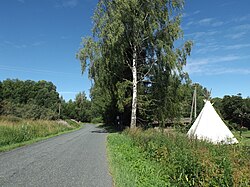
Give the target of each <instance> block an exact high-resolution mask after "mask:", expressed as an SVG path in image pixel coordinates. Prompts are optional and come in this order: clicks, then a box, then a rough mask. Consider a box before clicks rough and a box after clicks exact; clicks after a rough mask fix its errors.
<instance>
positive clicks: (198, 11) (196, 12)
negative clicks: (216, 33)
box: [193, 10, 201, 15]
mask: <svg viewBox="0 0 250 187" xmlns="http://www.w3.org/2000/svg"><path fill="white" fill-rule="evenodd" d="M200 12H201V11H200V10H196V11H194V13H193V14H194V15H195V14H199V13H200Z"/></svg>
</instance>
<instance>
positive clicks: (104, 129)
mask: <svg viewBox="0 0 250 187" xmlns="http://www.w3.org/2000/svg"><path fill="white" fill-rule="evenodd" d="M97 128H99V129H100V130H94V131H91V132H92V133H117V132H122V131H123V130H124V128H121V127H117V126H115V125H107V124H102V125H99V126H98V127H97Z"/></svg>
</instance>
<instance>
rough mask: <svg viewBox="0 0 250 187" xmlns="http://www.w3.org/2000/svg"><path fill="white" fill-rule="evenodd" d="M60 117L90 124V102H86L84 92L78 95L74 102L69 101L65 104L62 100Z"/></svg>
mask: <svg viewBox="0 0 250 187" xmlns="http://www.w3.org/2000/svg"><path fill="white" fill-rule="evenodd" d="M61 117H62V118H71V119H75V120H77V121H82V122H90V121H91V119H92V118H93V115H92V112H91V102H90V101H89V100H87V97H86V94H85V93H84V92H80V93H78V94H77V95H76V97H75V101H72V100H69V101H68V102H65V101H64V100H62V108H61Z"/></svg>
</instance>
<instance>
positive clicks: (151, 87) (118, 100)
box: [78, 0, 192, 126]
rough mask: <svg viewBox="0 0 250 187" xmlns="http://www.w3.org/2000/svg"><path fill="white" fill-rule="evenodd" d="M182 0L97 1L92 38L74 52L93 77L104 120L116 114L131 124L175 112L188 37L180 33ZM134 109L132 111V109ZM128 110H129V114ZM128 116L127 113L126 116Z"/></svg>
mask: <svg viewBox="0 0 250 187" xmlns="http://www.w3.org/2000/svg"><path fill="white" fill-rule="evenodd" d="M183 4H184V3H183V1H182V0H155V1H150V0H129V1H123V0H101V1H99V3H98V5H97V9H96V11H95V14H94V19H93V20H94V28H93V37H88V38H84V40H83V47H82V49H81V50H80V51H79V53H78V58H79V59H80V61H81V65H82V70H83V71H84V70H85V68H86V65H87V60H89V63H90V68H89V76H90V78H91V79H93V81H94V86H93V88H92V92H91V95H92V101H93V102H94V103H95V107H96V106H100V107H103V108H102V109H99V111H101V112H102V115H103V117H104V119H105V120H106V122H112V121H115V119H116V116H117V115H119V116H121V118H122V119H123V122H124V123H125V124H126V125H128V124H129V121H130V119H131V122H130V124H131V126H134V125H135V124H134V121H133V118H134V115H135V114H136V117H137V120H136V121H137V123H138V122H140V123H142V124H145V123H148V122H150V121H153V120H154V119H153V116H155V117H156V118H157V119H156V120H163V121H164V120H165V119H166V118H171V117H173V116H175V115H177V114H178V113H179V110H178V106H177V105H179V103H180V100H179V99H180V97H179V87H180V85H181V83H182V80H183V78H184V76H185V74H184V73H183V69H182V68H183V66H184V65H185V64H186V57H187V55H189V54H190V51H191V45H192V43H191V42H186V43H184V44H183V46H182V47H181V48H176V45H175V42H176V41H177V40H178V39H180V38H181V37H182V30H181V28H180V18H181V10H182V8H183ZM136 110H137V112H136ZM131 111H132V113H131ZM131 116H132V117H131Z"/></svg>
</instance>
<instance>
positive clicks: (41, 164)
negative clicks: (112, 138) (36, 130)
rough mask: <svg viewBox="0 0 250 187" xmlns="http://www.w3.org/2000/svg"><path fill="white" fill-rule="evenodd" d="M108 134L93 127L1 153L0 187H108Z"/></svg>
mask: <svg viewBox="0 0 250 187" xmlns="http://www.w3.org/2000/svg"><path fill="white" fill-rule="evenodd" d="M106 136H107V133H106V132H105V131H104V130H103V129H100V128H98V127H96V126H94V125H90V124H89V125H85V127H84V128H82V129H80V130H78V131H74V132H71V133H68V134H63V135H61V136H57V137H53V138H50V139H47V140H44V141H41V142H38V143H35V144H32V145H29V146H25V147H21V148H17V149H15V150H12V151H9V152H5V153H0V168H1V169H0V186H27V187H28V186H51V187H53V186H62V187H63V186H72V187H73V186H86V187H92V186H93V187H99V186H100V187H101V186H102V187H104V186H105V187H109V186H110V187H111V186H112V178H111V176H110V175H109V172H108V164H107V157H106V143H105V142H106Z"/></svg>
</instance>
